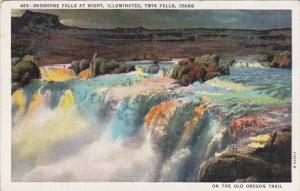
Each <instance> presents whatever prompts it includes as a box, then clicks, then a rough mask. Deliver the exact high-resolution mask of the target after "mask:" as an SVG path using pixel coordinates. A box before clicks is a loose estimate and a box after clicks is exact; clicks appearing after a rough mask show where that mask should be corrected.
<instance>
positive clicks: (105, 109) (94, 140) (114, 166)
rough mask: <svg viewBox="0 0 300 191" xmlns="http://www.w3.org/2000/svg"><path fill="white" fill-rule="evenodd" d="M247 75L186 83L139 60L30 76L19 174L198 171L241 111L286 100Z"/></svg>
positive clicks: (16, 127)
mask: <svg viewBox="0 0 300 191" xmlns="http://www.w3.org/2000/svg"><path fill="white" fill-rule="evenodd" d="M170 70H172V69H170ZM49 71H50V70H45V73H48V72H49ZM51 71H52V70H51ZM233 74H234V73H233ZM47 75H49V73H48V74H47ZM54 76H55V75H54ZM243 77H244V76H243ZM232 78H233V77H232ZM241 79H244V78H241ZM241 79H237V78H233V80H232V79H231V76H228V77H226V79H223V78H222V77H220V78H215V79H212V80H209V81H207V82H205V83H204V84H200V83H195V84H192V85H190V86H187V87H178V85H177V84H176V83H175V80H173V79H171V78H168V77H166V76H162V75H161V74H156V75H148V74H145V73H141V72H140V71H139V70H138V71H137V72H131V73H128V74H112V75H104V76H98V77H94V78H90V79H85V80H75V79H73V80H68V81H62V82H56V83H46V82H44V81H40V82H35V83H32V84H29V85H28V86H26V87H24V88H22V89H19V90H17V91H15V92H14V93H13V95H12V115H13V118H12V124H13V131H12V179H13V180H14V181H182V182H184V181H189V182H195V181H198V180H199V177H198V175H199V169H200V166H201V164H202V163H203V162H204V161H205V160H208V159H209V158H210V157H214V156H215V155H216V154H217V153H220V152H222V151H223V150H224V149H226V147H227V146H228V145H229V144H231V143H230V141H229V138H228V134H226V132H227V131H226V129H227V126H228V124H229V123H230V121H232V119H234V118H237V117H240V116H241V115H242V114H243V113H245V112H248V111H254V110H255V109H257V108H261V107H264V106H268V105H274V104H278V99H277V98H274V97H271V96H265V97H264V96H263V95H260V94H259V93H261V92H265V89H258V88H257V87H255V86H254V85H253V84H245V83H240V80H241ZM251 79H255V78H251ZM234 80H236V81H234ZM258 81H259V82H260V80H258ZM264 85H265V86H266V84H264ZM267 85H268V84H267ZM279 85H280V84H279ZM270 86H271V87H272V91H281V90H280V88H277V89H275V88H273V86H274V85H273V83H271V81H270ZM258 95H259V98H258ZM272 95H273V94H272ZM275 95H276V94H275ZM253 99H256V102H255V103H253ZM249 100H250V101H249ZM282 104H286V103H285V102H283V101H282ZM268 138H269V137H267V135H266V136H260V137H256V139H255V141H252V142H253V143H252V145H251V146H253V147H261V145H262V144H263V142H262V140H267V139H268Z"/></svg>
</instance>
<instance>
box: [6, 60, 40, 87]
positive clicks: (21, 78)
mask: <svg viewBox="0 0 300 191" xmlns="http://www.w3.org/2000/svg"><path fill="white" fill-rule="evenodd" d="M12 61H13V62H12V65H11V74H12V77H11V81H12V83H13V86H12V91H14V90H15V89H16V88H18V87H22V86H25V85H27V84H28V83H29V82H30V81H31V80H32V79H38V78H40V77H41V74H40V70H39V67H38V66H37V65H36V63H35V61H34V57H33V56H29V55H26V56H24V57H23V58H22V59H20V60H18V61H16V60H15V59H13V60H12Z"/></svg>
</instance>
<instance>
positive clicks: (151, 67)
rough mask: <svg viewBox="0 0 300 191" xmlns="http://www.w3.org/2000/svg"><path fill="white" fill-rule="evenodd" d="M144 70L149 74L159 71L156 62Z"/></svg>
mask: <svg viewBox="0 0 300 191" xmlns="http://www.w3.org/2000/svg"><path fill="white" fill-rule="evenodd" d="M146 72H147V73H149V74H156V73H158V72H159V65H158V64H157V63H154V64H152V65H151V66H149V67H148V68H147V69H146Z"/></svg>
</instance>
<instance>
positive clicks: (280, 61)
mask: <svg viewBox="0 0 300 191" xmlns="http://www.w3.org/2000/svg"><path fill="white" fill-rule="evenodd" d="M271 67H273V68H292V55H291V53H290V52H289V51H284V52H281V53H279V54H277V55H275V57H274V59H273V61H272V63H271Z"/></svg>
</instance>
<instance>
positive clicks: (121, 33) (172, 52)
mask: <svg viewBox="0 0 300 191" xmlns="http://www.w3.org/2000/svg"><path fill="white" fill-rule="evenodd" d="M290 49H291V30H290V29H278V30H265V31H257V30H240V29H239V30H234V29H201V28H200V29H168V30H153V29H146V28H143V27H137V28H115V29H82V28H76V27H68V26H64V25H63V24H61V23H60V22H59V18H58V16H55V15H50V14H45V13H36V12H31V11H26V12H25V13H24V15H23V16H22V17H20V18H12V56H13V57H15V56H23V55H24V54H33V55H35V56H37V57H39V58H40V59H41V60H40V61H39V64H54V63H68V62H71V61H72V60H74V59H81V58H86V57H90V56H91V55H92V54H93V52H98V53H99V54H100V56H101V57H104V58H108V59H116V60H141V59H160V60H165V59H170V58H178V57H195V56H199V55H203V54H212V53H218V54H225V55H229V56H231V55H243V54H245V55H249V54H266V53H272V54H273V53H277V52H278V51H282V50H290Z"/></svg>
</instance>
